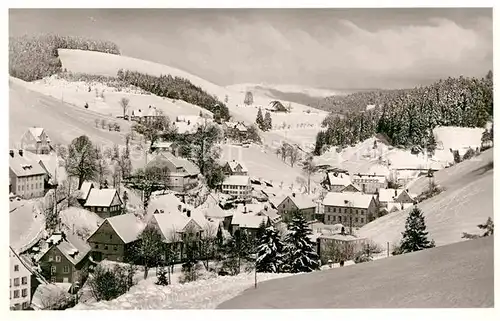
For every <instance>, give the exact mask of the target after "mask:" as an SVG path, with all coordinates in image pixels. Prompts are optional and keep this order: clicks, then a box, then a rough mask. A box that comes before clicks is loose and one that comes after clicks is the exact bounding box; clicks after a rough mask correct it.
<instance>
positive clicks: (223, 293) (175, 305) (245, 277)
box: [73, 273, 291, 310]
mask: <svg viewBox="0 0 500 321" xmlns="http://www.w3.org/2000/svg"><path fill="white" fill-rule="evenodd" d="M290 275H291V274H267V273H259V274H258V275H257V280H258V282H262V281H265V280H270V279H276V278H282V277H286V276H290ZM155 281H156V278H155V277H151V278H148V279H147V280H144V281H142V282H140V283H139V284H138V285H136V286H134V287H132V288H131V289H130V291H129V292H127V293H126V294H124V295H122V296H120V297H118V298H117V299H115V300H111V301H101V302H96V303H90V304H83V303H80V304H78V305H77V306H75V307H74V308H73V309H77V310H127V309H136V310H137V309H141V310H142V309H157V310H158V309H214V308H215V307H217V306H218V305H219V304H220V303H222V302H224V301H227V300H229V299H231V298H233V297H235V296H237V295H238V294H240V293H241V292H242V291H244V290H246V289H248V288H250V287H253V285H254V274H253V273H249V274H248V273H242V274H240V275H237V276H223V277H217V278H213V279H208V280H201V281H196V282H191V283H186V284H174V285H171V286H158V285H155V284H154V282H155Z"/></svg>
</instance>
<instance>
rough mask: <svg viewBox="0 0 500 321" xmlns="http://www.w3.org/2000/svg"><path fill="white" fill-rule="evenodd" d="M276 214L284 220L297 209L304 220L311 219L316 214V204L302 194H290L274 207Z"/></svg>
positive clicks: (287, 219)
mask: <svg viewBox="0 0 500 321" xmlns="http://www.w3.org/2000/svg"><path fill="white" fill-rule="evenodd" d="M276 208H277V210H278V214H279V215H280V216H281V219H282V220H283V221H284V222H288V221H290V220H291V219H292V217H291V215H292V213H293V212H294V211H299V212H300V213H301V214H302V215H303V216H304V218H305V219H306V221H313V220H314V219H315V214H316V204H315V203H314V202H313V201H312V200H310V199H308V198H307V197H306V196H304V195H297V194H295V193H292V195H290V196H287V197H285V199H284V200H283V201H282V202H281V203H280V204H279V205H278V206H277V207H276Z"/></svg>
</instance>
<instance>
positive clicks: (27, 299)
mask: <svg viewBox="0 0 500 321" xmlns="http://www.w3.org/2000/svg"><path fill="white" fill-rule="evenodd" d="M9 260H10V282H9V287H10V297H9V298H10V306H11V309H13V310H26V309H28V308H29V307H30V304H31V271H30V270H29V269H28V268H27V267H26V265H25V264H24V263H23V262H22V261H21V260H22V259H21V258H20V257H19V256H18V255H17V253H15V252H14V250H13V249H12V248H10V251H9Z"/></svg>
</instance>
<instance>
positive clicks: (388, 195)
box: [378, 188, 403, 202]
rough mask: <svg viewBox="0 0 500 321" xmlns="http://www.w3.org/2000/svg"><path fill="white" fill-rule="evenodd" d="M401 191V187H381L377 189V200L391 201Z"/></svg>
mask: <svg viewBox="0 0 500 321" xmlns="http://www.w3.org/2000/svg"><path fill="white" fill-rule="evenodd" d="M402 191H403V189H401V188H398V189H394V188H381V189H379V191H378V200H379V202H393V201H394V199H395V198H397V197H398V195H399V194H400V193H401V192H402Z"/></svg>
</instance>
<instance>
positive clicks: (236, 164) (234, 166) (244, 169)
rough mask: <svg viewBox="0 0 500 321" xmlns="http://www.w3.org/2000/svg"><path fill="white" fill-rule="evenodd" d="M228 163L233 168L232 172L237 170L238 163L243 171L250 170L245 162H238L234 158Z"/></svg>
mask: <svg viewBox="0 0 500 321" xmlns="http://www.w3.org/2000/svg"><path fill="white" fill-rule="evenodd" d="M227 165H228V166H229V168H231V171H232V172H235V171H236V167H238V165H240V166H241V171H242V172H248V169H247V167H246V166H245V164H244V163H243V162H237V161H235V160H234V159H233V160H232V161H228V162H227Z"/></svg>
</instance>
